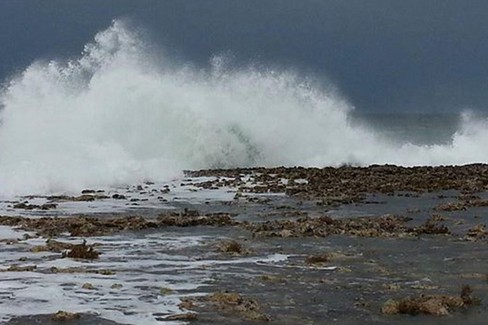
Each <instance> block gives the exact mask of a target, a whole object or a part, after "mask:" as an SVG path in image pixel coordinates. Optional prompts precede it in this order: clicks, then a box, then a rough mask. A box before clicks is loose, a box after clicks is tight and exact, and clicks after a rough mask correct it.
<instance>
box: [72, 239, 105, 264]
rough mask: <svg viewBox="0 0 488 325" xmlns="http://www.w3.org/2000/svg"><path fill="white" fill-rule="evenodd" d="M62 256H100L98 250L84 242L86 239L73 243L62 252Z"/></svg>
mask: <svg viewBox="0 0 488 325" xmlns="http://www.w3.org/2000/svg"><path fill="white" fill-rule="evenodd" d="M63 256H66V257H71V258H80V259H87V260H94V259H97V258H98V257H99V256H100V252H98V251H96V250H95V249H94V248H93V247H92V246H88V245H87V244H86V241H83V243H82V244H79V245H73V247H72V248H71V250H69V251H68V252H67V253H65V254H63Z"/></svg>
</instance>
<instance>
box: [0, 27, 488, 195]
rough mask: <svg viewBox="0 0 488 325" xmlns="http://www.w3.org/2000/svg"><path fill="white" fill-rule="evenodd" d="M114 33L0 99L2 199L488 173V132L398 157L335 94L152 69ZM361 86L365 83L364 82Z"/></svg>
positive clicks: (20, 80) (259, 77)
mask: <svg viewBox="0 0 488 325" xmlns="http://www.w3.org/2000/svg"><path fill="white" fill-rule="evenodd" d="M149 53H150V51H148V50H147V47H146V46H145V44H144V42H143V41H142V38H141V37H139V35H136V34H134V33H132V32H130V31H129V30H128V28H126V27H125V26H124V24H123V23H122V22H119V21H115V22H114V23H113V25H112V26H111V27H109V28H108V29H107V30H105V31H102V32H100V33H99V34H97V35H96V37H95V40H94V42H93V43H90V44H88V45H87V46H86V47H85V49H84V51H83V53H82V54H81V56H80V58H77V59H73V60H70V61H66V62H61V61H51V62H35V63H33V64H32V65H31V66H29V67H28V68H27V69H26V70H25V71H24V72H23V73H22V74H21V75H19V76H17V77H15V78H13V79H12V80H11V82H10V83H8V84H7V85H6V87H5V89H4V90H3V92H2V95H1V96H0V106H2V107H3V110H2V113H1V121H2V126H1V128H0V184H1V188H0V193H1V194H3V195H9V194H10V195H11V194H22V193H26V194H27V193H28V194H33V193H46V192H59V191H79V190H80V189H82V188H85V187H97V186H117V185H120V184H133V183H136V182H139V181H141V180H144V179H152V180H167V179H170V178H172V177H175V176H179V175H181V171H182V170H184V169H198V168H210V167H236V166H256V165H261V166H275V165H288V166H294V165H305V166H328V165H332V166H337V165H340V164H344V163H351V164H358V165H368V164H372V163H380V164H382V163H394V164H400V165H439V164H463V163H472V162H488V151H486V150H485V147H486V142H487V140H486V139H487V135H488V134H487V133H488V128H487V123H486V121H479V122H473V120H472V119H469V118H466V119H465V122H464V124H463V127H462V128H461V129H460V130H459V131H458V132H457V133H456V134H455V135H454V136H453V139H452V143H451V144H449V145H433V146H419V145H412V144H406V145H399V144H395V141H391V140H390V139H388V140H387V139H381V138H380V137H379V136H377V135H376V134H375V133H374V132H373V131H371V130H366V129H364V128H361V127H357V126H356V127H352V126H351V125H350V124H349V123H348V114H349V112H350V110H351V107H350V106H349V105H348V103H347V101H345V100H344V99H342V98H340V97H338V96H337V95H336V94H334V92H332V91H328V90H327V89H324V88H323V87H319V86H316V85H314V83H313V82H310V81H307V80H306V78H300V77H298V76H297V75H295V74H293V73H289V72H286V71H273V70H266V69H258V68H247V69H233V68H232V67H228V66H227V67H226V65H225V64H223V63H222V61H225V60H221V59H219V58H216V59H214V60H213V65H212V68H211V69H209V70H208V71H207V70H205V71H201V70H196V69H194V68H189V67H186V66H179V67H178V66H177V65H176V64H174V63H172V62H171V61H170V60H168V59H167V58H164V57H161V56H159V57H158V58H157V59H155V56H154V55H153V54H149ZM365 79H367V76H365Z"/></svg>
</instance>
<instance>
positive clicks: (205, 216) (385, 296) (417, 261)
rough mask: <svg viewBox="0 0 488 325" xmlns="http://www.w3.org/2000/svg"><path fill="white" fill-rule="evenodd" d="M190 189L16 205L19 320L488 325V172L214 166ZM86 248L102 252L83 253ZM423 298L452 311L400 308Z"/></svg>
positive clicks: (12, 257) (93, 194)
mask: <svg viewBox="0 0 488 325" xmlns="http://www.w3.org/2000/svg"><path fill="white" fill-rule="evenodd" d="M177 183H178V184H177V185H175V184H173V185H167V184H166V185H162V184H157V183H151V182H149V183H146V184H139V185H134V186H131V187H128V188H123V189H118V190H116V191H115V190H109V189H106V190H104V191H103V192H102V191H98V192H97V189H94V190H91V189H86V190H85V191H84V192H83V193H81V192H80V193H79V195H73V196H64V197H61V196H57V197H39V196H36V197H34V196H32V197H28V198H21V199H16V200H12V202H9V203H7V202H5V205H4V211H5V212H6V213H5V214H8V215H9V216H4V217H0V224H1V225H2V227H4V229H3V231H2V233H5V236H2V238H3V239H2V243H1V245H2V247H3V248H2V251H1V252H2V253H1V255H0V258H1V260H2V266H3V267H2V270H0V271H2V273H1V274H2V275H4V277H3V280H2V282H1V283H2V286H1V290H0V297H1V300H2V304H0V313H1V314H2V317H3V319H4V322H6V323H7V324H54V323H56V324H57V323H59V321H57V320H53V314H54V313H55V312H56V311H57V310H65V311H67V312H74V313H79V316H80V317H79V318H76V319H72V320H65V321H64V323H66V324H107V325H108V324H123V323H130V324H178V323H181V324H183V323H186V322H189V323H190V324H249V323H257V324H260V323H275V324H297V323H302V324H327V323H332V322H337V323H340V324H359V323H367V324H414V323H419V322H420V323H422V324H438V323H439V322H442V323H443V324H459V323H461V322H463V323H465V324H482V323H484V321H485V319H486V317H487V316H488V312H487V311H486V307H485V306H486V305H485V304H486V301H488V271H487V270H488V260H487V259H486V256H488V246H487V244H488V242H487V241H488V231H487V229H486V227H485V224H486V223H487V212H488V192H487V189H488V187H487V186H488V166H486V165H469V166H460V167H436V168H432V167H421V168H400V167H394V166H372V167H368V168H354V167H342V168H325V169H305V168H275V169H262V168H258V169H236V170H210V171H196V172H189V173H188V174H187V177H186V178H185V179H182V180H179V181H178V182H177ZM176 189H178V191H179V192H178V194H177V195H176V194H174V192H175V191H176ZM172 192H173V193H172ZM121 196H123V197H121ZM80 198H81V199H80ZM149 203H150V204H149ZM20 204H23V205H20ZM46 204H47V205H46ZM134 204H139V205H134ZM16 205H17V207H15V206H16ZM54 205H55V206H54ZM124 205H125V208H124ZM110 206H113V207H114V211H115V212H111V211H110ZM100 207H103V209H99V208H100ZM77 211H83V212H84V213H83V215H80V214H79V213H77ZM14 215H22V216H21V217H15V216H14ZM12 229H15V230H16V232H15V233H14V234H12ZM15 234H18V236H14V235H15ZM13 237H16V238H13ZM84 240H86V243H84V242H83V241H84ZM60 243H64V245H63V244H60ZM82 245H85V246H86V249H87V250H91V251H95V252H97V254H91V255H90V254H89V255H87V256H85V257H87V258H83V256H78V258H73V257H72V256H73V255H71V256H70V253H71V254H72V252H73V247H74V246H77V247H80V246H82ZM79 257H82V258H79ZM43 284H45V285H43ZM463 286H464V287H465V288H466V286H469V288H470V290H472V292H471V291H470V293H469V295H468V296H466V295H464V296H462V295H461V291H462V288H463ZM47 287H50V288H51V289H52V291H51V294H52V296H49V295H47V296H46V295H45V293H46V292H49V291H47V290H46V288H47ZM54 288H58V289H59V290H57V289H56V290H55V289H54ZM36 292H40V293H42V294H39V295H38V296H36ZM409 297H411V298H412V300H413V299H420V297H424V298H425V297H432V298H436V299H437V298H438V300H436V301H434V300H429V302H428V306H427V307H428V308H427V307H425V306H420V307H419V308H416V309H415V308H403V309H402V308H400V309H398V308H397V309H398V310H394V311H396V312H393V313H392V312H391V309H390V310H387V308H385V306H386V307H388V306H391V305H392V304H393V305H394V304H399V305H400V304H401V305H402V306H405V305H407V303H410V302H411V300H408V298H409ZM446 297H447V298H446ZM424 298H421V299H424ZM62 300H67V301H68V302H69V303H68V302H66V304H65V305H63V304H59V305H56V304H58V303H59V302H60V301H62ZM424 300H425V299H424ZM446 301H449V302H451V303H444V302H446ZM19 304H24V305H25V306H27V307H29V306H34V307H32V308H31V309H30V310H28V311H25V310H23V309H22V308H20V307H19ZM2 305H3V307H2ZM35 306H37V307H35ZM74 307H76V308H74ZM424 307H425V308H424ZM2 308H3V309H2ZM36 308H37V309H36ZM403 312H405V313H406V314H403ZM9 313H10V314H9ZM41 314H45V315H42V316H38V315H41ZM413 314H415V315H413ZM432 314H433V315H432ZM8 319H10V320H8Z"/></svg>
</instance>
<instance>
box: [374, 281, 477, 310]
mask: <svg viewBox="0 0 488 325" xmlns="http://www.w3.org/2000/svg"><path fill="white" fill-rule="evenodd" d="M472 293H473V289H472V288H471V287H470V286H468V285H465V286H463V287H462V289H461V294H460V295H459V296H452V295H421V296H420V297H407V298H403V299H400V300H393V299H390V300H388V301H387V302H385V304H384V305H383V307H382V308H381V312H382V313H383V314H388V315H395V314H409V315H418V314H427V315H433V316H446V315H449V312H450V311H452V310H453V309H459V308H463V307H468V306H471V305H477V304H479V303H480V301H479V299H478V298H476V297H473V296H472Z"/></svg>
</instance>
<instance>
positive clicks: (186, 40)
mask: <svg viewBox="0 0 488 325" xmlns="http://www.w3.org/2000/svg"><path fill="white" fill-rule="evenodd" d="M120 17H123V18H130V19H131V21H132V22H133V23H134V24H136V25H138V26H141V27H143V28H144V29H145V30H146V31H147V32H148V33H149V34H150V38H151V39H152V40H153V41H154V42H157V43H158V44H160V45H162V46H163V47H164V48H167V49H168V50H170V52H171V53H172V54H173V55H174V56H178V59H181V60H186V61H190V62H193V63H194V64H197V65H204V64H207V63H208V60H209V58H210V57H211V56H212V55H213V54H218V53H223V52H225V53H232V55H233V56H234V57H235V59H236V62H260V63H263V64H276V65H279V66H285V67H293V68H295V69H299V70H302V71H304V72H307V71H309V72H313V73H314V74H315V75H317V76H319V77H324V78H327V79H330V80H332V81H333V83H334V84H335V85H336V86H337V87H338V88H339V89H340V91H341V92H342V93H343V94H344V96H345V97H346V98H347V99H348V100H349V101H350V102H351V103H352V104H353V105H354V106H355V107H356V108H357V109H358V110H360V111H364V112H379V113H383V112H424V113H429V112H455V111H459V110H461V109H464V108H472V109H477V110H483V111H488V91H487V85H488V62H487V61H488V60H487V54H488V51H487V50H488V1H482V0H480V1H478V0H469V1H463V0H397V1H395V0H367V1H366V0H77V1H74V0H71V1H70V0H44V1H40V0H0V77H1V78H2V79H4V78H6V77H7V76H8V75H11V74H12V73H14V72H18V71H21V70H22V69H23V68H25V66H27V65H28V64H29V63H30V62H32V61H33V60H35V59H37V58H43V59H46V58H55V57H69V56H73V55H77V54H78V53H80V51H81V49H82V47H83V45H84V44H85V43H86V42H88V41H90V40H91V39H92V38H93V36H94V34H95V33H96V32H97V31H99V30H102V29H104V28H106V27H108V26H109V25H110V22H111V20H112V19H115V18H120Z"/></svg>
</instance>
